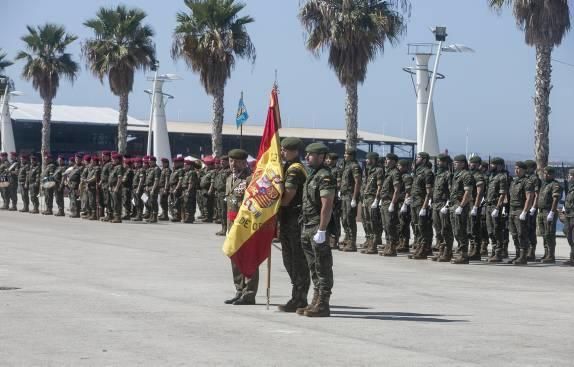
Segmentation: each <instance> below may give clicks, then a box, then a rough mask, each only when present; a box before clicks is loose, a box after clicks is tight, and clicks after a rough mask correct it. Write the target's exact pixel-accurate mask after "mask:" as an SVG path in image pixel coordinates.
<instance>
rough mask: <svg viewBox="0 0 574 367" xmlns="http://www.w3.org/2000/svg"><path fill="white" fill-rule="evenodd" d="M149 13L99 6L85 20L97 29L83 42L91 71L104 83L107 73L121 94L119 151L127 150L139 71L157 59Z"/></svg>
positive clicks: (83, 48)
mask: <svg viewBox="0 0 574 367" xmlns="http://www.w3.org/2000/svg"><path fill="white" fill-rule="evenodd" d="M145 17H146V13H145V12H143V11H142V10H139V9H128V8H126V7H125V6H123V5H119V6H118V7H116V8H100V10H98V12H97V14H96V17H95V18H93V19H90V20H88V21H86V22H84V25H85V26H86V27H88V28H91V29H92V30H93V31H94V38H90V39H88V40H86V42H85V43H84V44H83V45H82V55H83V56H84V58H85V60H86V63H87V66H88V68H89V69H90V71H91V72H92V73H93V74H94V75H95V76H96V77H97V78H98V79H99V80H100V82H102V83H103V80H104V77H105V76H106V75H107V77H108V82H109V84H110V89H111V91H112V93H113V94H114V95H116V96H119V97H120V115H119V121H118V152H120V153H122V154H125V153H126V149H127V131H128V104H129V98H128V96H129V93H130V92H131V91H132V89H133V86H134V73H135V71H136V70H144V71H145V70H148V69H150V68H152V67H153V66H154V64H155V62H156V59H155V45H154V43H153V41H152V37H153V35H154V31H153V30H152V29H151V27H150V26H149V25H144V24H142V21H143V20H144V18H145Z"/></svg>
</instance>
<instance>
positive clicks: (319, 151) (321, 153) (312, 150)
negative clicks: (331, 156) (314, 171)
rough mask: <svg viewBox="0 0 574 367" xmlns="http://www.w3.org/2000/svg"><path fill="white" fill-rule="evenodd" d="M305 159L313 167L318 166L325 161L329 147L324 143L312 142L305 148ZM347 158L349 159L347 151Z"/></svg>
mask: <svg viewBox="0 0 574 367" xmlns="http://www.w3.org/2000/svg"><path fill="white" fill-rule="evenodd" d="M305 153H306V154H305V159H306V160H307V163H308V164H309V167H311V168H318V167H321V165H322V164H323V163H324V161H325V157H326V156H327V153H329V148H327V146H326V145H325V144H323V143H311V144H309V145H307V147H306V148H305ZM345 160H347V153H345Z"/></svg>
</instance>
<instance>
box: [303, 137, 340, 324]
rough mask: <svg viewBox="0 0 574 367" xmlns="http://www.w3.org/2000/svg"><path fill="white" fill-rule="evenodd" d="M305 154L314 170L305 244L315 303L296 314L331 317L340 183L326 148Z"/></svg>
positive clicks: (307, 192) (306, 195) (307, 195)
mask: <svg viewBox="0 0 574 367" xmlns="http://www.w3.org/2000/svg"><path fill="white" fill-rule="evenodd" d="M305 152H306V153H307V155H306V157H305V158H306V160H307V163H308V166H309V169H310V170H309V173H308V175H307V180H306V181H305V184H304V186H303V209H302V210H303V216H302V219H303V230H302V233H301V244H302V246H303V251H304V252H305V256H306V258H307V264H309V270H310V271H311V280H312V281H313V299H312V301H311V303H310V304H309V305H308V306H307V307H304V308H298V309H297V311H296V312H297V314H300V315H305V316H308V317H328V316H330V315H331V311H330V306H329V299H330V297H331V291H332V289H333V254H332V253H331V247H330V246H329V244H328V243H327V238H328V237H329V233H328V232H329V231H331V230H332V228H334V223H333V224H330V221H331V220H332V215H331V214H332V209H333V200H334V198H335V195H336V190H337V183H336V182H337V181H336V178H335V177H333V175H332V174H331V171H330V169H329V168H328V167H326V166H325V164H324V160H325V156H326V154H327V152H328V148H327V147H326V146H325V144H323V143H312V144H309V145H308V146H307V147H306V148H305Z"/></svg>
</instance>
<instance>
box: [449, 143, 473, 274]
mask: <svg viewBox="0 0 574 367" xmlns="http://www.w3.org/2000/svg"><path fill="white" fill-rule="evenodd" d="M474 190H475V181H474V177H473V176H472V174H471V173H470V171H469V170H468V163H467V161H466V156H465V155H464V154H460V155H457V156H456V157H454V174H453V176H452V181H451V185H450V200H449V202H450V207H449V212H450V213H449V214H450V222H451V224H452V231H453V234H454V238H455V239H456V242H457V243H458V252H459V256H457V257H456V258H455V259H452V260H451V261H450V262H451V263H452V264H468V263H469V258H470V256H469V252H468V250H469V249H468V245H469V238H468V217H469V215H470V214H471V209H470V206H471V205H472V204H471V203H473V201H472V200H473V197H472V193H473V191H474Z"/></svg>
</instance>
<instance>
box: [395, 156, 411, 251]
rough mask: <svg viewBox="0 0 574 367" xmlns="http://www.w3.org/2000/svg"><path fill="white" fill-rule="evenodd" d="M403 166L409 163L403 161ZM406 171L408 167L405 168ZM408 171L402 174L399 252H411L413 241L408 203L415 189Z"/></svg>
mask: <svg viewBox="0 0 574 367" xmlns="http://www.w3.org/2000/svg"><path fill="white" fill-rule="evenodd" d="M403 164H405V165H408V162H405V161H403ZM405 169H406V167H405ZM406 170H407V171H406V172H404V173H402V174H401V179H402V182H403V190H401V196H400V197H399V203H400V208H401V209H400V211H399V247H398V248H397V252H409V242H410V240H411V205H410V200H411V199H409V203H407V201H406V197H407V195H410V194H411V189H412V187H413V176H412V175H411V174H410V173H409V172H408V169H406Z"/></svg>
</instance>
